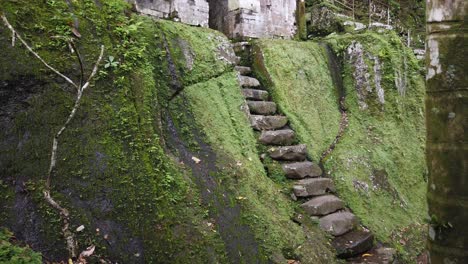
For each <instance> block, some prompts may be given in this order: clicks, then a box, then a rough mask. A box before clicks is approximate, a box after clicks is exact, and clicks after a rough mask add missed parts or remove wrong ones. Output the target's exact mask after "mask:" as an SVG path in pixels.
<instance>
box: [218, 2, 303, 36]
mask: <svg viewBox="0 0 468 264" xmlns="http://www.w3.org/2000/svg"><path fill="white" fill-rule="evenodd" d="M211 1H212V3H210V4H211V8H214V7H213V6H214V5H219V2H227V3H228V5H227V6H228V10H227V14H224V15H223V16H222V17H223V20H224V21H223V26H222V27H221V28H220V27H217V28H216V29H218V30H221V31H223V32H224V33H225V34H226V35H227V36H228V37H230V38H241V37H252V38H261V37H283V38H291V37H292V36H293V35H294V34H295V32H296V25H295V22H296V14H295V13H296V2H297V0H211ZM210 19H212V18H210Z"/></svg>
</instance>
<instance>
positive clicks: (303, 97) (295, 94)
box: [254, 40, 340, 161]
mask: <svg viewBox="0 0 468 264" xmlns="http://www.w3.org/2000/svg"><path fill="white" fill-rule="evenodd" d="M255 52H256V53H255V61H254V68H255V73H256V74H257V75H258V76H257V77H259V79H261V80H262V83H263V84H265V85H266V86H267V87H266V88H267V89H268V90H269V92H270V93H271V95H272V97H273V100H274V101H275V102H277V103H278V107H279V110H280V111H281V112H282V113H284V114H285V115H286V116H287V117H288V119H289V122H290V124H291V126H292V128H293V129H294V130H295V131H296V133H297V137H298V139H299V140H300V141H301V142H303V143H305V144H307V146H308V151H309V154H310V155H311V157H312V159H313V160H314V161H318V160H319V158H320V156H321V154H322V152H323V151H324V150H325V149H326V148H327V147H328V146H329V145H330V143H331V142H332V141H333V139H334V138H335V136H336V134H337V133H338V129H339V120H340V112H339V111H338V99H339V95H338V92H337V91H336V89H335V88H334V86H333V81H332V78H331V75H330V72H329V69H328V64H327V57H326V54H325V50H324V49H323V48H322V47H321V46H320V45H318V44H317V43H313V42H296V41H286V40H261V41H258V42H257V43H256V48H255Z"/></svg>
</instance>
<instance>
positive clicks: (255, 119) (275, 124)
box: [250, 115, 288, 130]
mask: <svg viewBox="0 0 468 264" xmlns="http://www.w3.org/2000/svg"><path fill="white" fill-rule="evenodd" d="M287 123H288V118H287V117H285V116H264V115H251V116H250V124H251V125H252V127H253V128H254V129H255V130H273V129H278V128H282V127H284V126H285V125H286V124H287Z"/></svg>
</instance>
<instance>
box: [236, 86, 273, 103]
mask: <svg viewBox="0 0 468 264" xmlns="http://www.w3.org/2000/svg"><path fill="white" fill-rule="evenodd" d="M242 94H243V95H244V97H245V99H248V100H258V101H266V100H268V98H269V97H270V95H269V94H268V92H267V91H264V90H258V89H242Z"/></svg>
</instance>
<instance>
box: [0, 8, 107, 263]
mask: <svg viewBox="0 0 468 264" xmlns="http://www.w3.org/2000/svg"><path fill="white" fill-rule="evenodd" d="M1 18H2V20H3V23H4V24H5V26H6V27H7V28H8V29H9V30H10V31H11V33H12V42H11V44H12V46H14V45H15V42H16V39H18V40H19V41H20V42H21V43H22V44H23V45H24V46H25V47H26V49H27V50H28V51H29V52H30V53H32V54H33V55H34V56H35V57H36V58H37V59H38V60H39V61H41V62H42V63H43V64H44V65H45V66H46V67H47V68H49V69H50V70H51V71H53V72H54V73H55V74H57V75H58V76H60V77H62V78H63V79H65V80H66V81H67V82H68V83H69V84H71V85H72V86H73V87H75V88H76V98H75V104H74V106H73V108H72V110H71V112H70V114H69V115H68V118H67V120H66V121H65V123H64V124H63V126H62V127H61V128H60V130H59V131H58V132H57V133H56V134H55V136H54V139H53V143H52V150H51V157H50V165H49V170H48V172H47V177H46V182H45V190H44V199H45V200H46V202H47V203H48V204H49V205H50V206H52V207H53V208H54V209H56V210H57V211H58V212H59V214H60V217H61V218H62V220H63V227H62V233H63V235H64V237H65V240H66V244H67V249H68V253H69V255H70V257H71V259H76V258H77V246H78V245H77V242H76V241H75V235H74V234H73V232H72V231H71V230H70V212H69V211H68V209H67V208H65V207H63V206H62V205H60V203H58V202H57V201H56V200H54V198H53V197H52V196H51V194H50V192H51V188H50V183H51V178H52V176H53V174H54V172H55V167H56V165H57V150H58V146H59V138H60V136H61V135H62V134H63V132H64V131H65V130H66V129H67V127H68V125H69V124H70V122H71V121H72V120H73V118H74V117H75V115H76V112H77V111H78V108H79V107H80V104H81V99H82V97H83V92H84V91H85V90H86V89H87V88H88V87H89V86H90V84H91V81H92V79H93V77H94V76H95V75H96V73H97V71H98V67H99V64H100V63H101V61H102V58H103V56H104V45H101V51H100V54H99V57H98V59H97V61H96V63H95V65H94V68H93V71H92V72H91V74H90V75H89V76H88V78H87V79H86V82H83V80H85V78H84V77H85V76H84V69H83V60H82V58H81V56H80V53H79V51H78V49H77V48H76V46H75V44H74V43H73V41H72V40H69V44H70V47H71V48H72V51H73V52H74V53H75V54H76V57H77V59H78V62H79V64H80V81H79V83H78V84H77V83H75V82H74V81H72V80H71V78H69V77H67V76H65V75H64V74H62V73H61V72H60V71H58V70H57V69H55V68H54V67H52V66H50V65H49V64H48V63H47V62H46V61H44V59H42V58H41V56H39V54H37V53H36V52H35V51H34V50H33V49H32V48H31V47H30V46H29V45H28V43H27V42H26V41H25V40H24V39H23V38H22V37H21V35H20V34H18V32H17V31H16V30H15V29H14V28H13V26H12V25H11V24H10V23H9V22H8V19H7V18H6V17H5V15H1ZM94 248H95V247H94V246H90V247H88V248H87V249H86V250H84V251H82V252H81V254H80V255H79V256H78V260H77V262H76V263H80V264H84V263H86V258H87V257H89V256H90V255H92V254H93V252H94ZM71 259H70V260H69V262H70V261H71ZM71 262H73V261H71Z"/></svg>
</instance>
